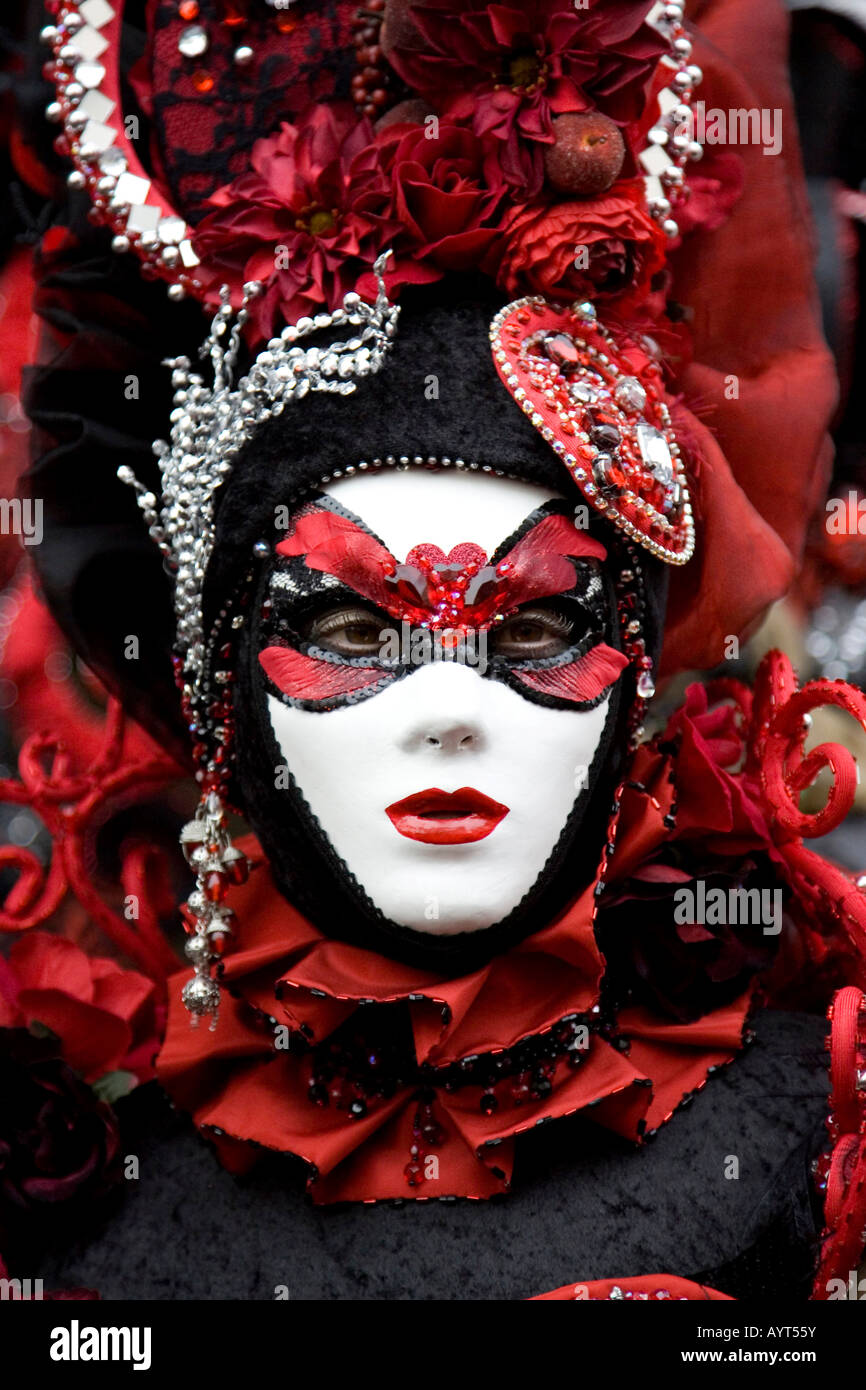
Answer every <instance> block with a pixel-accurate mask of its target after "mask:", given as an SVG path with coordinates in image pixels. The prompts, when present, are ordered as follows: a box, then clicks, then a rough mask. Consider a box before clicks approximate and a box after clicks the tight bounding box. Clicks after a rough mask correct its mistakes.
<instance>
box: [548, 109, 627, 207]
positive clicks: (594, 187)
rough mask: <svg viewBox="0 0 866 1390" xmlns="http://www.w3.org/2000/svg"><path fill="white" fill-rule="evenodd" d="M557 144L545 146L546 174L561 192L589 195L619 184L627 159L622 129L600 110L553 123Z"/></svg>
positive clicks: (566, 116)
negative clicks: (617, 181)
mask: <svg viewBox="0 0 866 1390" xmlns="http://www.w3.org/2000/svg"><path fill="white" fill-rule="evenodd" d="M553 135H554V143H553V144H552V145H547V146H545V150H544V172H545V174H546V176H547V182H548V183H549V184H550V185H551V186H552V187H553V188H555V189H556V191H557V192H558V193H569V194H571V195H572V196H573V195H574V194H578V195H581V196H587V197H588V196H589V195H591V194H597V193H604V192H606V191H607V189H608V188H610V187H611V185H612V184H614V183H616V180H617V179H618V178H619V174H620V170H621V169H622V165H623V160H624V159H625V141H624V140H623V138H622V134H621V132H620V129H619V126H617V125H615V124H614V122H613V121H612V120H610V119H609V117H607V116H603V115H602V113H601V112H600V111H574V112H568V113H567V114H566V115H564V116H557V117H556V119H555V120H554V122H553Z"/></svg>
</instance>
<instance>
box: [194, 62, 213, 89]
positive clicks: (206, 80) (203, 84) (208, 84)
mask: <svg viewBox="0 0 866 1390" xmlns="http://www.w3.org/2000/svg"><path fill="white" fill-rule="evenodd" d="M192 85H193V86H194V87H195V89H196V91H197V92H211V91H213V85H214V80H213V77H212V76H211V74H210V73H209V72H206V71H205V69H204V68H196V70H195V72H194V73H193V75H192Z"/></svg>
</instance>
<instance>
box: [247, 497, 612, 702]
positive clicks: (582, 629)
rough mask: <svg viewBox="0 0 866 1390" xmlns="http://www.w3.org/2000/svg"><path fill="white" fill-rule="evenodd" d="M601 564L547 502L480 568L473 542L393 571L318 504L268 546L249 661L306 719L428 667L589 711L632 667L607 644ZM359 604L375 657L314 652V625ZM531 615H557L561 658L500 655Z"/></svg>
mask: <svg viewBox="0 0 866 1390" xmlns="http://www.w3.org/2000/svg"><path fill="white" fill-rule="evenodd" d="M606 555H607V552H606V550H605V547H604V546H603V545H602V544H601V542H600V541H598V540H596V539H594V538H593V537H592V536H590V535H589V534H588V532H587V531H585V530H581V529H579V528H578V527H576V526H575V524H574V522H573V520H572V519H571V516H570V514H569V513H568V511H567V509H566V507H565V505H564V504H562V503H557V502H553V503H547V504H546V505H545V506H543V507H541V508H539V509H538V510H537V511H534V512H533V513H532V514H531V515H530V516H529V517H527V519H526V520H525V521H524V522H523V524H522V525H521V526H520V527H519V528H518V530H517V531H516V532H515V533H514V534H513V535H512V536H510V537H509V538H508V539H507V540H506V541H504V542H503V543H502V545H501V546H499V547H498V549H497V550H496V551H495V553H494V554H493V555H492V556H491V557H490V558H488V557H487V555H486V554H485V553H484V551H483V550H482V549H481V547H480V546H478V545H476V544H474V543H473V542H465V543H463V544H461V545H458V546H455V547H454V549H453V550H452V551H451V552H450V554H449V555H447V556H446V555H445V554H444V553H443V552H442V551H441V550H440V549H439V548H438V547H437V546H434V545H430V544H426V543H425V544H420V545H416V546H414V547H413V548H412V550H411V551H410V552H409V554H408V555H407V556H406V558H405V560H404V561H402V562H401V561H399V560H398V559H396V558H395V556H393V555H392V554H391V553H390V551H389V550H388V549H387V548H386V546H385V545H383V543H382V542H381V541H380V540H379V539H378V538H377V537H376V536H375V535H373V533H372V532H371V531H370V530H369V529H368V528H367V527H366V526H365V525H364V524H363V522H361V521H360V520H359V519H358V518H357V517H355V516H353V515H352V514H351V513H349V512H347V511H346V510H345V509H344V508H342V507H341V506H340V505H339V504H338V503H336V502H334V501H333V499H331V498H325V497H319V498H316V499H315V500H313V501H311V502H309V503H308V504H307V505H306V506H305V507H304V508H303V509H302V510H301V511H300V512H299V513H298V515H297V516H296V517H295V518H294V520H293V522H292V525H291V527H290V529H289V532H288V533H287V535H286V536H285V538H284V539H283V540H282V541H280V542H279V543H278V545H277V546H276V557H277V558H276V567H275V570H274V573H273V574H272V576H271V583H270V595H271V596H270V599H269V600H268V611H267V618H266V621H265V624H264V631H263V639H264V645H263V649H262V651H261V652H260V654H259V662H260V665H261V667H262V670H263V671H264V673H265V676H266V677H267V680H268V683H269V686H270V688H271V690H272V692H273V693H274V694H276V695H278V697H279V698H280V699H281V700H282V701H283V702H284V703H287V704H290V705H293V706H298V707H301V708H304V709H310V710H332V709H336V708H339V707H341V706H343V705H345V704H350V703H354V702H356V701H357V700H359V699H364V698H367V697H369V696H371V695H374V694H376V693H377V692H378V691H379V690H381V689H383V688H384V687H385V686H386V685H389V684H391V683H392V682H393V681H395V680H398V679H401V678H403V677H405V676H407V675H409V674H411V672H412V671H413V670H414V669H415V668H416V667H417V666H418V665H419V664H426V662H428V661H430V660H453V661H463V662H465V663H466V664H468V665H470V666H472V667H474V668H475V669H477V670H478V673H479V674H481V675H484V676H489V677H492V678H494V679H499V680H502V681H504V682H505V683H506V684H508V685H510V686H511V687H512V688H513V689H515V690H517V691H518V692H519V693H520V694H522V695H524V696H526V697H527V698H528V699H532V700H535V701H537V702H539V703H542V704H546V705H550V706H553V707H554V708H560V709H571V710H575V709H578V710H580V709H588V708H591V707H592V706H594V705H596V704H598V703H599V702H600V701H601V700H602V699H603V698H604V696H605V694H606V693H607V691H608V690H609V689H610V688H611V686H612V685H613V684H614V683H615V681H616V680H617V679H618V678H619V676H620V674H621V672H622V670H623V669H624V667H625V666H626V665H627V664H628V661H627V658H626V657H625V656H624V655H623V654H622V652H620V651H617V650H616V649H615V648H614V647H612V646H610V645H609V643H608V641H606V640H605V639H606V638H607V637H609V636H611V635H612V634H613V632H614V631H615V620H614V615H613V612H612V606H611V604H610V602H609V600H608V599H607V598H606V597H605V592H606V591H605V585H604V584H603V582H602V579H601V572H600V562H602V561H604V559H605V558H606ZM359 601H360V602H362V603H363V604H364V607H365V610H368V611H370V613H371V616H372V617H373V618H374V619H376V618H377V619H378V620H379V621H380V622H381V629H382V631H381V633H380V634H379V635H380V636H381V637H382V644H381V647H380V648H379V649H378V650H377V651H376V652H374V653H370V654H366V655H364V656H363V657H353V656H348V655H343V654H340V653H338V652H335V651H332V650H328V649H326V648H325V647H324V646H322V645H320V644H319V643H317V641H316V640H315V639H313V640H310V637H309V633H310V631H311V627H310V620H311V618H314V616H315V614H316V613H317V612H321V611H323V610H324V609H326V608H335V607H337V606H339V605H341V604H349V603H354V604H358V602H359ZM539 602H544V603H545V604H546V605H548V606H550V605H551V602H553V603H554V604H555V608H556V613H557V621H560V622H561V623H562V626H563V631H565V632H566V633H567V634H568V637H567V639H565V640H563V642H562V643H561V644H560V645H561V647H562V649H561V650H559V651H558V652H557V653H556V655H554V656H545V657H542V658H540V659H533V658H532V657H529V658H527V657H526V656H524V655H521V654H520V652H519V648H515V647H514V645H513V644H512V646H511V647H510V648H508V647H507V644H506V647H505V649H506V650H507V651H509V652H510V654H504V652H503V650H500V647H501V646H502V642H501V638H502V637H503V635H504V633H505V632H506V631H507V625H508V623H509V621H511V622H512V623H513V621H514V618H515V615H518V614H519V612H520V610H522V609H524V610H525V609H526V606H527V605H530V604H532V603H536V604H537V603H539ZM395 625H396V626H395ZM397 629H399V632H398V631H397ZM313 631H315V623H313ZM305 634H307V635H305Z"/></svg>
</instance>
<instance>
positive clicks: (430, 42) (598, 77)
mask: <svg viewBox="0 0 866 1390" xmlns="http://www.w3.org/2000/svg"><path fill="white" fill-rule="evenodd" d="M647 9H648V5H647V2H646V0H618V3H616V4H592V5H590V6H589V7H588V8H587V9H586V10H578V9H575V6H574V4H573V0H529V3H525V4H521V5H489V4H485V3H483V0H469V3H465V2H464V0H460V3H458V0H428V3H426V4H419V5H414V6H412V8H411V9H410V11H409V16H410V18H411V20H412V21H413V22H414V24H415V26H416V28H417V30H418V31H419V46H418V47H417V48H416V47H412V48H410V47H408V46H403V45H397V46H395V47H394V48H391V49H390V50H389V52H388V59H389V62H390V63H391V65H392V66H393V67H394V68H395V69H396V71H397V72H398V73H399V75H400V76H401V77H402V78H403V79H404V81H406V82H407V83H408V84H409V86H410V87H412V88H413V89H414V90H415V91H417V92H419V93H420V94H421V95H422V96H424V97H425V98H426V99H427V100H428V101H430V102H431V103H432V104H433V105H434V106H437V107H438V108H439V109H444V110H446V111H447V112H448V113H449V114H451V115H454V116H456V117H457V118H459V119H468V118H471V120H472V124H473V126H474V129H475V131H476V132H477V133H478V134H487V133H489V134H491V135H493V136H495V137H496V139H497V140H499V141H501V142H502V145H503V149H502V154H501V158H502V165H503V171H504V173H505V177H506V179H507V181H508V182H509V184H511V185H513V186H518V187H519V186H523V187H525V189H526V192H527V194H528V195H529V196H534V194H535V193H537V192H538V190H539V188H540V187H541V181H542V165H541V152H540V150H539V148H538V145H539V143H541V144H550V143H551V142H552V139H553V135H552V115H554V114H556V113H557V112H561V111H585V110H587V109H588V108H590V107H597V108H598V109H599V110H601V111H604V112H605V114H606V115H608V116H610V117H611V118H612V119H613V120H615V121H619V122H620V123H626V122H628V121H631V120H634V119H635V117H636V116H637V115H638V114H639V112H640V110H641V107H642V105H643V100H644V95H645V91H646V86H647V83H648V81H649V79H650V76H651V74H652V72H653V69H654V67H655V65H656V62H657V61H658V58H659V57H660V55H661V54H662V53H663V52H664V50H665V45H664V41H663V40H662V38H661V36H660V35H659V34H657V33H656V31H655V30H654V29H651V28H650V27H649V26H648V25H647V24H645V23H644V18H645V16H646V13H647ZM527 142H528V143H527Z"/></svg>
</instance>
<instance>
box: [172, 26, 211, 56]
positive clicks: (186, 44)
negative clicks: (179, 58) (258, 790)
mask: <svg viewBox="0 0 866 1390" xmlns="http://www.w3.org/2000/svg"><path fill="white" fill-rule="evenodd" d="M209 44H210V40H209V39H208V36H207V30H206V29H204V28H203V27H202V26H201V24H188V25H187V27H186V28H185V29H182V30H181V32H180V36H179V38H178V41H177V46H178V49H179V50H180V52H181V53H182V54H183V56H184V58H200V57H201V56H202V54H203V53H207V50H208V47H209Z"/></svg>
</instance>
